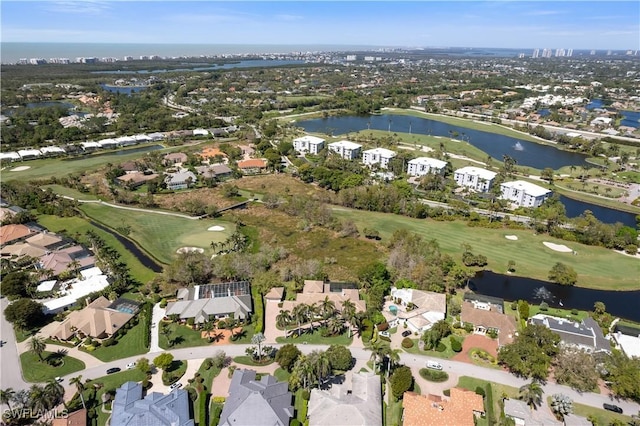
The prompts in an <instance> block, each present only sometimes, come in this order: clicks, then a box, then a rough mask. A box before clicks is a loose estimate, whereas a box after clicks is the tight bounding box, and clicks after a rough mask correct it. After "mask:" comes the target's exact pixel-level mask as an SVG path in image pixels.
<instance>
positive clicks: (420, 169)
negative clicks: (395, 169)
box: [407, 157, 447, 176]
mask: <svg viewBox="0 0 640 426" xmlns="http://www.w3.org/2000/svg"><path fill="white" fill-rule="evenodd" d="M446 166H447V162H446V161H442V160H436V159H435V158H429V157H418V158H414V159H413V160H410V161H409V163H408V168H407V174H408V175H409V176H425V175H427V174H429V173H431V174H440V175H441V174H443V173H444V168H445V167H446Z"/></svg>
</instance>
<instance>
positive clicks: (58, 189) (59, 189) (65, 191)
mask: <svg viewBox="0 0 640 426" xmlns="http://www.w3.org/2000/svg"><path fill="white" fill-rule="evenodd" d="M42 188H44V189H51V190H52V191H53V192H54V193H56V194H58V195H63V196H65V197H71V198H73V199H76V200H97V199H98V198H97V197H96V196H95V195H93V194H90V193H88V192H80V191H78V190H77V189H73V188H67V187H66V186H62V185H57V184H52V185H43V186H42Z"/></svg>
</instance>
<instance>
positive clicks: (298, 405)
mask: <svg viewBox="0 0 640 426" xmlns="http://www.w3.org/2000/svg"><path fill="white" fill-rule="evenodd" d="M293 399H294V403H293V407H294V409H295V412H296V414H295V418H296V419H298V420H299V421H300V423H302V424H305V421H306V420H307V411H308V410H309V401H306V400H305V399H304V398H303V397H302V389H298V390H297V391H296V393H295V394H294V397H293Z"/></svg>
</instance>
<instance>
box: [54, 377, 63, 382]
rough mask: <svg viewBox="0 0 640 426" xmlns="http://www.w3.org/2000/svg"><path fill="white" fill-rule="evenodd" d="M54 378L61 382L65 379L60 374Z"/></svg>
mask: <svg viewBox="0 0 640 426" xmlns="http://www.w3.org/2000/svg"><path fill="white" fill-rule="evenodd" d="M54 380H55V381H56V382H58V383H60V382H63V381H64V379H63V378H62V377H60V376H58V377H56V378H55V379H54Z"/></svg>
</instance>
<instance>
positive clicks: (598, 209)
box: [560, 195, 636, 229]
mask: <svg viewBox="0 0 640 426" xmlns="http://www.w3.org/2000/svg"><path fill="white" fill-rule="evenodd" d="M560 202H561V203H562V204H564V207H565V210H566V215H567V217H569V218H574V217H578V216H580V215H581V214H583V213H584V211H585V210H590V211H591V212H592V213H593V216H594V217H595V218H596V219H598V220H599V221H600V222H602V223H616V222H620V223H622V224H623V225H626V226H630V227H631V228H634V229H635V228H636V214H634V213H629V212H625V211H622V210H616V209H612V208H609V207H603V206H598V205H596V204H591V203H587V202H584V201H580V200H574V199H573V198H569V197H565V196H564V195H561V196H560Z"/></svg>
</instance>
